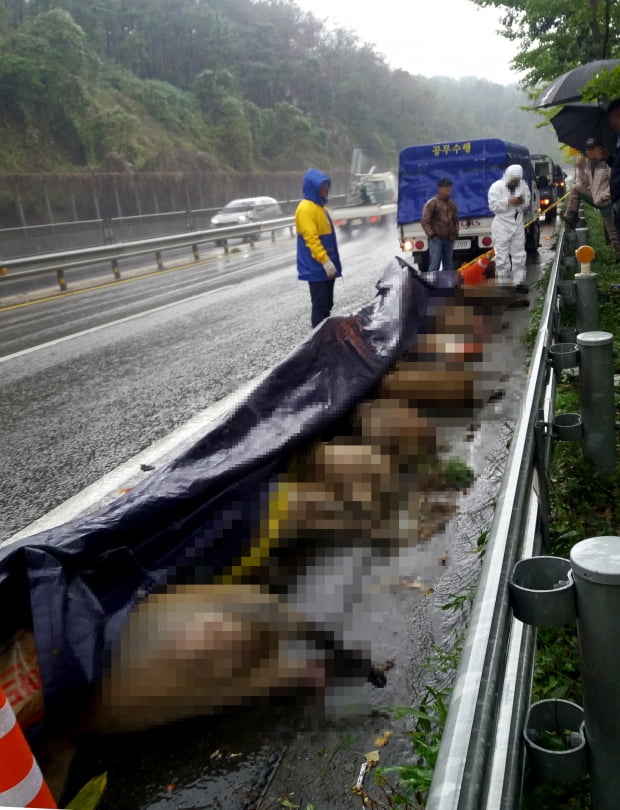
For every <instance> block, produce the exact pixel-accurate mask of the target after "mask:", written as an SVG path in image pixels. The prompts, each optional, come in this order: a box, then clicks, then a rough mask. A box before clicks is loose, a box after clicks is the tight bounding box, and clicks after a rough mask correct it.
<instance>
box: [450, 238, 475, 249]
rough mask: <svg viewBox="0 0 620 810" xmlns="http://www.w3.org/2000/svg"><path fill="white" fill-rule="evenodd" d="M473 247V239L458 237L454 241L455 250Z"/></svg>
mask: <svg viewBox="0 0 620 810" xmlns="http://www.w3.org/2000/svg"><path fill="white" fill-rule="evenodd" d="M470 247H471V239H457V240H456V242H455V243H454V249H455V250H468V249H469V248H470Z"/></svg>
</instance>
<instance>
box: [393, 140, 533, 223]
mask: <svg viewBox="0 0 620 810" xmlns="http://www.w3.org/2000/svg"><path fill="white" fill-rule="evenodd" d="M512 163H518V164H520V165H521V166H523V171H524V178H525V181H526V182H527V183H528V185H529V186H530V187H531V181H532V164H531V161H530V159H529V151H528V149H527V148H526V147H525V146H520V145H519V144H515V143H509V142H508V141H502V140H500V139H499V138H484V139H481V140H472V141H458V142H454V141H451V142H448V143H438V144H424V145H421V146H408V147H407V148H406V149H403V151H402V152H401V153H400V161H399V171H398V213H397V217H398V224H399V225H406V224H408V223H410V222H419V221H420V219H421V217H422V209H423V208H424V204H425V203H426V201H427V200H429V199H430V198H431V197H434V196H435V194H436V193H437V181H438V180H439V179H440V178H442V177H448V178H449V179H450V180H452V182H453V184H454V185H453V187H452V199H453V200H454V202H455V203H456V206H457V208H458V210H459V215H460V217H461V219H476V218H480V217H491V216H493V214H492V212H491V211H490V209H489V206H488V192H489V187H490V186H491V184H492V183H494V182H495V181H496V180H499V179H500V177H501V176H502V175H503V173H504V170H505V169H506V167H507V166H509V165H510V164H512Z"/></svg>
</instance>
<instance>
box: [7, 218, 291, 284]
mask: <svg viewBox="0 0 620 810" xmlns="http://www.w3.org/2000/svg"><path fill="white" fill-rule="evenodd" d="M294 224H295V218H294V217H292V216H289V217H281V218H280V219H273V220H269V221H265V222H254V223H248V224H247V225H235V226H232V227H225V228H224V227H222V228H210V229H208V230H203V231H191V232H185V233H178V234H170V235H168V236H158V237H156V238H154V239H141V240H137V241H132V242H118V243H115V244H112V245H95V246H93V247H87V248H81V249H80V250H66V251H59V252H56V253H45V254H40V255H37V256H24V257H21V258H18V259H12V260H10V261H8V262H6V263H3V264H2V265H0V276H2V277H4V278H25V277H31V276H37V275H43V274H45V273H54V272H55V273H56V277H57V281H58V284H59V286H60V289H61V290H62V291H64V290H66V289H67V281H66V278H65V271H67V270H70V269H75V268H78V267H85V266H87V265H89V264H95V263H100V262H104V261H110V262H111V266H112V272H113V274H114V277H115V278H117V279H118V278H120V277H121V274H120V268H119V264H118V261H119V259H120V258H121V257H123V258H135V257H136V256H144V255H148V254H150V253H152V254H154V257H155V262H156V266H157V268H158V269H163V256H162V253H163V252H164V251H166V250H172V249H179V248H184V247H189V248H191V250H192V255H193V258H194V261H199V260H200V252H199V245H201V244H204V243H205V242H221V243H222V245H223V247H224V252H225V253H228V240H229V239H235V238H249V240H250V243H251V244H252V245H253V244H254V242H255V241H256V239H257V238H259V237H260V235H261V234H263V233H270V234H271V238H272V239H275V238H276V233H277V232H278V231H280V230H284V229H288V230H289V231H290V235H291V236H293V235H294ZM1 289H2V287H1V282H0V291H1Z"/></svg>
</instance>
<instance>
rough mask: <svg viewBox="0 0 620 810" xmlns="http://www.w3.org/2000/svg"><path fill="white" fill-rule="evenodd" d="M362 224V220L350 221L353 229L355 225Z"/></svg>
mask: <svg viewBox="0 0 620 810" xmlns="http://www.w3.org/2000/svg"><path fill="white" fill-rule="evenodd" d="M363 224H364V220H363V219H352V220H351V225H353V226H354V227H355V226H356V225H363Z"/></svg>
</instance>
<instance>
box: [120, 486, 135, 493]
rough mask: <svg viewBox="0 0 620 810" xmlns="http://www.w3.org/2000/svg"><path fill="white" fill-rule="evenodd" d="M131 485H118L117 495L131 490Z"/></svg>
mask: <svg viewBox="0 0 620 810" xmlns="http://www.w3.org/2000/svg"><path fill="white" fill-rule="evenodd" d="M132 489H133V487H119V490H118V494H119V495H127V493H128V492H131V490H132Z"/></svg>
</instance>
